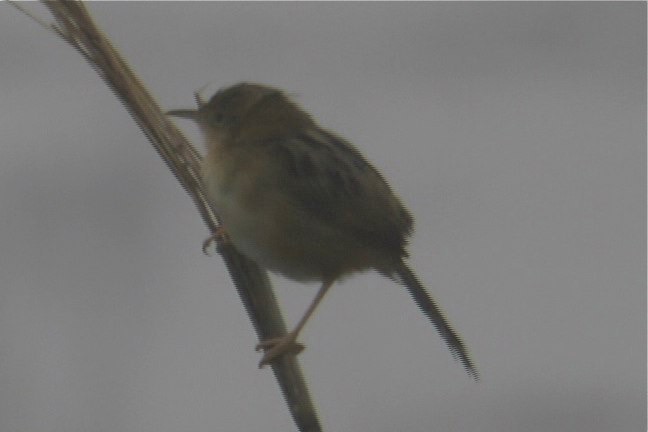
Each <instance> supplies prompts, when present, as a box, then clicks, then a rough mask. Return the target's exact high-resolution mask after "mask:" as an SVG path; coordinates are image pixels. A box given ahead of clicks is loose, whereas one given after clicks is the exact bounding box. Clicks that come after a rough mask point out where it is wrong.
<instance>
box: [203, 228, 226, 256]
mask: <svg viewBox="0 0 648 432" xmlns="http://www.w3.org/2000/svg"><path fill="white" fill-rule="evenodd" d="M213 242H217V243H218V244H219V245H222V244H227V243H228V242H229V238H228V237H227V231H225V228H224V227H223V226H222V225H220V226H219V227H218V228H216V231H214V232H213V233H212V234H211V235H210V236H209V237H207V238H206V239H205V241H203V243H202V251H203V253H204V254H205V255H209V253H207V249H208V248H209V246H211V244H212V243H213Z"/></svg>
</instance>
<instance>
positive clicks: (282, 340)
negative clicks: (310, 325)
mask: <svg viewBox="0 0 648 432" xmlns="http://www.w3.org/2000/svg"><path fill="white" fill-rule="evenodd" d="M296 339H297V335H295V334H293V333H288V334H287V335H285V336H281V337H276V338H272V339H266V340H264V341H262V342H260V343H259V344H257V346H256V350H257V351H261V350H264V351H265V353H264V354H263V357H262V358H261V361H260V362H259V369H260V368H262V367H263V366H265V365H268V364H270V363H272V362H273V361H275V360H276V359H277V357H279V356H282V355H284V354H291V355H297V354H299V353H300V352H302V351H303V350H304V345H302V344H300V343H298V342H297V341H296Z"/></svg>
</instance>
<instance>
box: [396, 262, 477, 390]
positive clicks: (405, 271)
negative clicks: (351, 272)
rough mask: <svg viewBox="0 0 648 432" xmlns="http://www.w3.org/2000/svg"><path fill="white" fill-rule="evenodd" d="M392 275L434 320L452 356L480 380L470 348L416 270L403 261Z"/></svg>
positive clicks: (432, 320) (469, 373) (430, 318)
mask: <svg viewBox="0 0 648 432" xmlns="http://www.w3.org/2000/svg"><path fill="white" fill-rule="evenodd" d="M392 277H393V278H394V279H395V280H396V281H397V282H399V283H401V284H402V285H404V286H405V287H406V288H407V290H408V291H409V293H410V295H411V296H412V298H413V299H414V301H415V302H416V304H417V305H418V307H419V308H420V309H421V311H422V312H423V313H424V314H425V315H426V316H427V317H428V319H429V320H430V321H431V322H432V324H433V325H434V327H435V328H436V329H437V331H438V332H439V334H440V335H441V338H443V340H444V341H445V343H446V344H447V345H448V348H449V349H450V352H451V353H452V357H454V359H455V360H457V361H459V362H460V363H461V364H462V366H463V367H464V368H465V369H466V372H468V375H470V377H471V378H473V379H474V380H475V381H479V373H478V372H477V368H476V367H475V364H474V363H473V362H472V360H471V359H470V354H468V350H467V349H466V347H465V345H464V343H463V341H462V340H461V338H460V337H459V335H458V334H457V332H455V331H454V329H453V328H452V327H451V326H450V323H448V321H447V320H446V318H445V316H444V314H443V312H442V311H441V309H440V308H439V306H437V304H436V302H435V301H434V299H433V298H432V297H431V296H430V295H429V294H428V293H427V291H425V288H423V285H421V283H420V282H419V280H418V279H417V277H416V275H415V274H414V272H413V271H412V270H410V269H409V267H407V265H406V264H405V263H404V262H402V261H401V262H400V263H399V264H398V265H397V266H396V269H395V271H394V273H393V274H392Z"/></svg>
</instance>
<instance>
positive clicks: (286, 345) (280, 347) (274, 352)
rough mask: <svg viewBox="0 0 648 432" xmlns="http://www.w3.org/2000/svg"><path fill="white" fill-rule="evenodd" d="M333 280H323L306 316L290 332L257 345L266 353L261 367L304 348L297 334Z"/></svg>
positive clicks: (257, 347)
mask: <svg viewBox="0 0 648 432" xmlns="http://www.w3.org/2000/svg"><path fill="white" fill-rule="evenodd" d="M333 282H334V281H333V280H330V281H329V280H325V281H324V282H322V286H321V287H320V289H319V291H317V294H316V295H315V298H314V299H313V301H312V302H311V304H310V306H308V309H306V312H305V313H304V316H302V317H301V319H300V320H299V322H298V323H297V325H296V326H295V328H294V329H293V330H292V331H291V332H290V333H287V334H285V335H284V336H280V337H277V338H272V339H266V340H264V341H262V342H260V343H259V344H258V345H257V346H256V350H257V351H260V350H265V353H264V354H263V357H262V358H261V361H260V362H259V368H262V367H263V366H265V365H267V364H270V363H272V362H273V361H274V360H275V359H276V358H277V357H279V356H281V355H283V354H288V353H290V354H293V355H297V354H299V353H300V352H301V351H302V350H303V349H304V346H303V345H302V344H300V343H297V342H296V341H297V336H299V332H300V331H301V330H302V328H303V327H304V325H306V322H307V321H308V319H309V318H310V316H311V315H312V314H313V312H315V309H316V308H317V305H318V304H319V303H320V302H321V301H322V299H323V298H324V295H325V294H326V292H327V291H328V289H329V288H331V285H333Z"/></svg>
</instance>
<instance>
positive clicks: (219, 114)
mask: <svg viewBox="0 0 648 432" xmlns="http://www.w3.org/2000/svg"><path fill="white" fill-rule="evenodd" d="M167 114H168V115H172V116H176V117H183V118H188V119H190V120H193V121H195V122H196V123H197V124H198V125H199V126H200V128H201V130H202V131H203V133H204V134H205V135H206V136H207V144H208V146H209V144H210V142H212V141H213V140H214V139H217V140H219V141H221V142H225V143H228V142H232V143H233V142H234V141H240V140H250V139H255V138H257V137H258V138H267V137H271V136H277V135H281V134H285V133H289V132H290V131H294V130H296V129H299V128H302V127H306V126H310V125H311V124H312V123H313V121H312V120H311V118H310V116H309V115H308V114H307V113H306V112H304V111H303V110H301V109H300V108H299V107H298V106H297V105H296V104H295V103H293V102H292V101H291V100H290V99H289V98H288V97H287V96H286V95H284V94H283V92H281V91H280V90H278V89H275V88H272V87H268V86H264V85H261V84H254V83H240V84H236V85H233V86H231V87H227V88H225V89H222V90H220V91H218V92H217V93H216V94H215V95H214V96H212V98H211V99H210V100H209V102H207V103H204V104H201V103H200V102H199V107H198V109H196V110H190V109H183V110H172V111H169V112H168V113H167Z"/></svg>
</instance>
